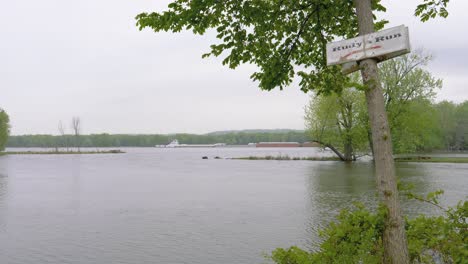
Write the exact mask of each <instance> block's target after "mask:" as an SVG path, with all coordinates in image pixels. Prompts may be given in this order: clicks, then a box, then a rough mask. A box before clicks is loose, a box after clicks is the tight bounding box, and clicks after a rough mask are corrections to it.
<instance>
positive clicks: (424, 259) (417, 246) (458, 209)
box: [271, 191, 468, 264]
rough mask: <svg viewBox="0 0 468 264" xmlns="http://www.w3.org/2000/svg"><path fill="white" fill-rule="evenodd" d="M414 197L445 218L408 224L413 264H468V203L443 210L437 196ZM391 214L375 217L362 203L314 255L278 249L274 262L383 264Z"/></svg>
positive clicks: (327, 233)
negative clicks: (386, 220)
mask: <svg viewBox="0 0 468 264" xmlns="http://www.w3.org/2000/svg"><path fill="white" fill-rule="evenodd" d="M441 193H442V192H440V191H439V192H436V193H431V194H429V195H428V196H426V197H418V196H416V195H413V194H409V196H410V197H411V198H415V199H417V200H420V201H424V202H428V203H431V204H433V205H435V206H438V207H439V208H441V209H442V210H444V214H443V215H442V216H425V215H421V216H418V217H416V218H414V219H406V234H407V237H408V244H409V251H410V257H411V261H412V262H413V263H468V236H467V234H468V224H467V219H468V201H464V202H459V203H458V205H457V206H455V207H453V208H449V209H443V208H442V207H440V206H439V205H438V200H437V197H438V195H440V194H441ZM385 214H386V210H385V209H384V207H382V206H381V207H379V208H378V210H377V211H376V212H371V211H370V210H369V209H367V208H365V207H364V206H363V205H362V204H356V205H355V208H354V209H353V210H343V211H342V212H341V213H340V214H339V216H338V218H337V221H336V222H332V223H331V224H330V225H329V226H328V227H327V228H326V229H325V230H322V231H321V233H320V236H321V237H322V238H323V239H324V241H323V242H322V244H321V245H320V249H319V250H318V251H316V252H308V251H305V250H303V249H300V248H298V247H290V248H288V249H283V248H278V249H276V250H274V251H273V253H272V255H271V259H272V260H273V261H274V262H275V263H278V264H305V263H340V264H342V263H366V264H367V263H382V259H383V246H382V234H383V230H384V218H385Z"/></svg>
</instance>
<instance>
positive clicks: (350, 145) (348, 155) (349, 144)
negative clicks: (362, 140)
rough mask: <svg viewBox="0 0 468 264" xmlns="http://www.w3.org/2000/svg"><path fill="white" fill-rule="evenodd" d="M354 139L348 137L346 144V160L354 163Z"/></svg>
mask: <svg viewBox="0 0 468 264" xmlns="http://www.w3.org/2000/svg"><path fill="white" fill-rule="evenodd" d="M353 152H354V151H353V139H352V138H350V137H349V136H346V138H345V142H344V159H345V161H353V160H354V157H353Z"/></svg>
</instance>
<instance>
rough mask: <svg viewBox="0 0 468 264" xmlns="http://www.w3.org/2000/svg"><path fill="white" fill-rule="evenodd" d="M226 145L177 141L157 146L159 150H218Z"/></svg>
mask: <svg viewBox="0 0 468 264" xmlns="http://www.w3.org/2000/svg"><path fill="white" fill-rule="evenodd" d="M224 146H226V144H225V143H216V144H180V143H179V141H178V140H177V139H174V140H172V141H171V143H169V144H167V145H156V146H155V147H157V148H216V147H224Z"/></svg>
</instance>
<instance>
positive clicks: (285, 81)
mask: <svg viewBox="0 0 468 264" xmlns="http://www.w3.org/2000/svg"><path fill="white" fill-rule="evenodd" d="M372 9H373V11H385V8H384V7H383V6H382V5H381V4H380V0H372ZM136 19H137V25H138V26H139V28H140V30H142V29H143V28H146V27H149V28H152V29H153V30H154V31H155V32H159V31H172V32H179V31H182V30H191V31H192V32H193V33H195V34H205V33H206V32H207V31H208V30H209V29H214V30H216V33H217V35H216V37H217V38H218V40H219V43H217V44H213V45H211V51H210V52H209V53H207V54H205V55H203V57H207V56H211V55H212V56H220V55H222V54H223V55H225V57H224V60H223V64H225V65H228V66H229V67H230V68H236V67H237V66H239V65H240V64H241V63H249V64H254V65H257V66H258V68H259V70H258V71H257V72H255V73H253V74H252V76H251V78H252V79H253V80H255V81H258V82H259V86H260V88H261V89H263V90H272V89H274V88H276V87H279V88H280V89H283V88H284V87H286V86H287V85H289V84H291V82H292V81H293V79H294V78H296V77H299V79H300V87H301V90H303V91H304V92H306V91H308V90H311V89H315V90H316V91H317V93H319V94H320V93H322V92H326V93H329V92H330V91H332V90H338V92H339V91H340V89H342V87H343V85H340V84H341V83H342V82H344V81H346V77H345V76H343V75H342V74H341V72H340V66H334V67H327V66H326V43H328V42H331V41H333V40H335V39H337V38H351V37H355V36H356V35H357V17H356V15H355V8H354V5H353V1H349V0H325V1H324V0H296V1H291V0H252V1H239V0H224V1H221V0H176V1H174V2H172V3H171V4H169V6H168V10H166V11H164V12H160V13H157V12H155V13H142V14H139V15H138V16H137V17H136ZM385 23H386V21H379V22H377V24H376V29H381V28H382V27H383V25H384V24H385Z"/></svg>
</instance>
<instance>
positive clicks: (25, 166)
mask: <svg viewBox="0 0 468 264" xmlns="http://www.w3.org/2000/svg"><path fill="white" fill-rule="evenodd" d="M127 152H128V153H126V154H119V155H107V154H105V155H82V156H80V155H23V156H8V157H0V232H1V236H0V263H12V264H17V263H18V264H19V263H21V264H24V263H76V264H78V263H79V264H81V263H262V262H263V257H262V253H268V252H271V250H272V249H274V248H276V247H287V246H290V245H299V246H302V247H308V248H314V247H315V246H316V245H317V242H318V241H319V240H318V237H317V230H318V229H319V228H321V227H323V226H325V225H326V224H327V223H328V222H329V221H331V220H332V219H333V218H334V217H335V216H336V214H337V213H338V212H339V210H340V209H341V208H345V207H350V206H351V204H352V202H353V201H361V202H364V203H366V204H368V205H371V206H375V202H376V198H375V195H374V193H375V191H374V188H375V187H374V186H375V184H374V176H373V175H374V174H373V166H372V163H365V162H358V163H354V164H348V163H341V162H310V161H244V160H214V159H212V157H214V156H220V157H241V156H250V155H258V156H261V155H279V154H281V155H289V156H314V155H315V156H317V155H321V154H323V153H320V152H318V151H317V150H315V149H308V148H301V149H249V148H239V149H129V150H127ZM202 156H209V157H210V159H209V160H202V159H201V157H202ZM467 171H468V166H467V164H457V165H451V164H414V163H404V164H403V163H402V164H398V168H397V172H398V174H399V176H400V178H401V180H402V181H406V182H411V183H414V184H415V185H416V189H415V191H416V192H419V193H426V192H429V191H434V190H436V189H439V188H442V189H445V190H446V191H447V194H446V196H445V198H444V200H443V204H445V205H453V204H454V203H455V202H456V201H457V200H460V199H463V198H464V197H465V196H466V194H467V193H468V191H467V183H468V180H467V178H466V176H467V173H466V172H467ZM403 205H404V207H405V212H407V213H409V214H410V215H415V214H418V213H421V212H429V213H437V212H436V211H434V209H432V208H429V207H427V206H421V205H420V204H417V203H414V202H409V201H404V203H403ZM7 223H8V224H7Z"/></svg>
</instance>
